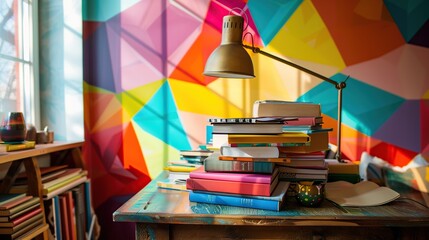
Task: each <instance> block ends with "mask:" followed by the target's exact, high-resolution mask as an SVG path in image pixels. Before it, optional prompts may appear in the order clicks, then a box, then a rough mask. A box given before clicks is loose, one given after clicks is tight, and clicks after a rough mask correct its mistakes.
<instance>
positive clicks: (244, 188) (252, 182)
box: [186, 168, 278, 196]
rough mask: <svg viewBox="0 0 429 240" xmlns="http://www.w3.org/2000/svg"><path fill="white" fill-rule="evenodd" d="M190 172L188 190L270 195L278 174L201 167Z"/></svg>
mask: <svg viewBox="0 0 429 240" xmlns="http://www.w3.org/2000/svg"><path fill="white" fill-rule="evenodd" d="M192 173H194V174H193V177H191V175H190V177H189V178H188V179H187V180H186V188H187V189H189V190H200V191H209V192H223V193H233V194H243V195H254V196H271V193H272V192H273V190H274V189H275V187H276V186H277V183H278V174H273V175H267V174H251V173H249V174H245V173H216V172H205V171H204V170H202V168H199V169H197V170H194V171H193V172H191V173H190V174H192ZM277 173H278V172H277ZM228 175H231V176H228ZM238 175H242V176H241V177H240V176H238ZM198 177H200V178H198ZM201 177H204V178H201Z"/></svg>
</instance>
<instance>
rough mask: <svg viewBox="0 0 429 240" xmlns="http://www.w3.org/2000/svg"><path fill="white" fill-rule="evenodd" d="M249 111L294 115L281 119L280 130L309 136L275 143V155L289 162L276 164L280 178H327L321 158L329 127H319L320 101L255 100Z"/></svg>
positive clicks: (287, 179) (326, 142)
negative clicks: (298, 141) (306, 140)
mask: <svg viewBox="0 0 429 240" xmlns="http://www.w3.org/2000/svg"><path fill="white" fill-rule="evenodd" d="M253 111H254V112H253V115H254V116H255V117H268V116H282V117H285V118H286V117H289V118H292V117H295V118H296V120H286V121H285V124H284V126H283V131H284V132H286V133H296V132H300V133H306V134H308V136H309V137H310V141H309V144H307V145H303V146H281V147H279V152H280V153H279V155H280V156H283V157H287V158H289V159H290V162H287V163H279V164H278V165H279V169H280V179H281V180H285V181H291V182H298V181H327V178H328V165H327V164H326V162H325V151H326V150H328V149H329V135H328V134H329V132H330V131H332V128H324V127H323V117H322V114H321V113H322V111H321V106H320V104H315V103H309V102H289V101H256V102H255V103H254V105H253Z"/></svg>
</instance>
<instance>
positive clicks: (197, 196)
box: [189, 182, 290, 211]
mask: <svg viewBox="0 0 429 240" xmlns="http://www.w3.org/2000/svg"><path fill="white" fill-rule="evenodd" d="M289 185H290V183H289V182H279V183H278V184H277V187H276V188H275V190H274V192H273V193H272V195H271V196H269V197H266V196H251V195H240V194H227V193H214V192H205V191H190V192H189V201H191V202H199V203H210V204H220V205H227V206H236V207H245V208H256V209H263V210H272V211H280V209H281V207H282V205H283V202H284V200H285V196H286V192H287V190H288V188H289Z"/></svg>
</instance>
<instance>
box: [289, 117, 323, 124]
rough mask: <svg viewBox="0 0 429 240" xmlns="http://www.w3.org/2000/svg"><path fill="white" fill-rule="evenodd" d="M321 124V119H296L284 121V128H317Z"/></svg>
mask: <svg viewBox="0 0 429 240" xmlns="http://www.w3.org/2000/svg"><path fill="white" fill-rule="evenodd" d="M322 123H323V117H322V116H317V117H296V119H291V120H286V121H285V126H318V125H321V124H322Z"/></svg>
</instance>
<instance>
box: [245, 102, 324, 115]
mask: <svg viewBox="0 0 429 240" xmlns="http://www.w3.org/2000/svg"><path fill="white" fill-rule="evenodd" d="M270 116H283V117H320V116H322V109H321V106H320V104H317V103H310V102H291V101H280V100H257V101H255V102H254V103H253V117H270Z"/></svg>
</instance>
